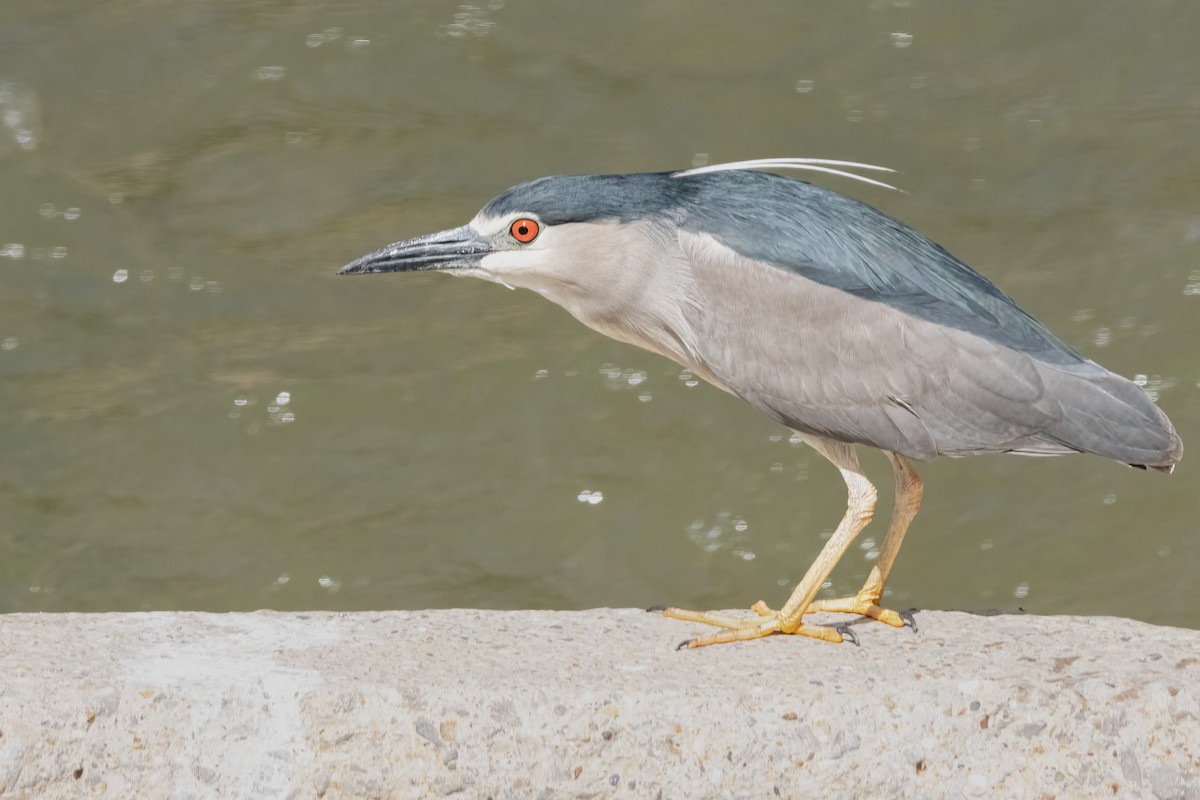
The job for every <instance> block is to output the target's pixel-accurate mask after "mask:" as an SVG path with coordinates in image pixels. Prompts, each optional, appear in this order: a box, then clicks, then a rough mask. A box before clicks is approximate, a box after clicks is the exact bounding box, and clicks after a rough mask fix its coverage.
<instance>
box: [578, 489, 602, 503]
mask: <svg viewBox="0 0 1200 800" xmlns="http://www.w3.org/2000/svg"><path fill="white" fill-rule="evenodd" d="M575 499H576V500H578V501H579V502H581V503H587V504H588V505H590V506H594V505H596V504H598V503H600V502H602V501H603V500H604V493H603V492H593V491H592V490H591V489H584V490H583V491H582V492H580V493H579V494H578V495H576V498H575Z"/></svg>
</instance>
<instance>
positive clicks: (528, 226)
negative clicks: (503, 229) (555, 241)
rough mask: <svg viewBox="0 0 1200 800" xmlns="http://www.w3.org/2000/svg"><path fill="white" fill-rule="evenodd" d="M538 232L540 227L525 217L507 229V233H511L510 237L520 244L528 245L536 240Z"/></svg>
mask: <svg viewBox="0 0 1200 800" xmlns="http://www.w3.org/2000/svg"><path fill="white" fill-rule="evenodd" d="M540 230H541V226H539V225H538V224H537V222H535V221H534V220H531V219H529V218H527V217H522V218H521V219H519V220H517V221H516V222H514V223H513V224H512V227H511V228H509V229H508V232H509V233H511V234H512V237H513V238H514V239H516V240H517V241H518V242H520V243H521V244H529V243H530V242H532V241H533V240H534V239H536V238H537V235H538V231H540Z"/></svg>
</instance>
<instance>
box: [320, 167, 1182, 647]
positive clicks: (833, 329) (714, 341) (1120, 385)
mask: <svg viewBox="0 0 1200 800" xmlns="http://www.w3.org/2000/svg"><path fill="white" fill-rule="evenodd" d="M840 167H847V168H849V167H858V168H863V169H881V168H878V167H872V166H871V165H866V164H855V163H853V162H839V161H829V160H822V159H770V160H761V161H753V162H740V163H737V164H724V165H718V166H709V167H701V168H698V169H690V170H684V171H682V172H659V173H639V174H630V175H580V176H567V177H549V178H541V179H539V180H535V181H531V182H529V183H523V184H521V185H519V186H515V187H513V188H511V189H509V190H508V191H506V192H504V193H503V194H501V195H500V196H499V197H497V198H496V199H494V200H492V201H491V202H490V203H488V204H487V205H486V206H484V207H483V210H481V211H480V212H479V213H478V214H476V215H475V218H474V219H472V220H471V221H470V222H469V223H467V224H466V225H464V226H462V227H460V228H454V229H452V230H448V231H443V232H442V233H435V234H431V235H428V236H419V237H417V238H415V239H409V240H408V241H404V242H399V243H397V244H392V245H389V246H387V247H385V248H383V249H382V250H378V251H376V252H374V253H371V254H370V255H367V256H364V257H362V258H360V259H358V260H357V261H355V262H353V263H351V264H348V265H347V266H346V267H344V268H343V269H342V270H341V274H357V273H371V272H413V271H417V270H439V271H445V272H449V273H451V274H456V275H471V276H474V277H477V278H484V279H486V280H490V281H495V282H497V283H502V284H505V285H507V286H510V287H523V288H528V289H532V290H533V291H535V292H538V293H539V294H541V295H542V296H544V297H546V298H548V299H549V300H552V301H553V302H555V303H558V304H559V305H560V306H562V307H563V308H565V309H566V310H567V311H569V312H570V313H571V314H572V315H574V316H575V318H576V319H578V320H579V321H581V322H582V323H583V324H585V325H587V326H588V327H590V328H593V329H595V330H597V331H599V332H601V333H603V334H606V335H608V336H611V337H612V338H614V339H617V340H619V341H622V342H628V343H629V344H634V345H637V346H639V347H643V348H645V349H647V350H649V351H651V352H654V353H658V354H660V355H662V356H666V357H667V358H669V359H671V360H673V361H675V362H677V363H679V364H681V365H683V366H684V367H686V368H688V369H690V370H691V371H692V372H694V373H695V374H696V375H699V376H701V377H703V378H704V379H705V380H707V381H708V382H709V383H711V384H713V385H715V386H717V387H719V388H721V389H724V390H725V391H727V392H730V393H731V394H734V395H737V396H738V397H740V398H742V399H743V400H745V401H746V402H748V403H749V404H750V405H752V406H754V407H755V408H757V409H758V410H759V411H761V412H763V413H764V414H766V415H767V416H769V417H771V418H772V419H774V420H776V421H777V422H779V423H781V424H783V425H786V426H787V427H789V428H791V429H792V430H793V431H795V432H796V433H797V434H798V435H799V436H800V437H801V438H802V439H803V440H804V441H805V442H807V443H808V444H810V445H811V446H812V447H813V448H814V449H815V450H816V451H817V452H819V453H820V454H821V455H823V456H824V457H825V458H827V459H828V460H829V461H831V462H833V465H834V466H836V467H837V468H838V470H840V471H841V473H842V478H843V479H845V481H846V486H847V488H848V489H849V498H848V501H847V508H846V514H845V516H844V517H843V518H842V521H841V524H839V525H838V527H837V529H836V530H835V531H834V533H833V534H832V535H831V536H830V537H829V540H828V542H827V543H826V545H825V546H824V548H823V549H822V550H821V553H820V555H819V556H818V557H817V560H816V561H815V562H814V563H813V565H812V566H811V567H809V569H808V572H807V573H805V575H804V578H803V579H802V580H801V581H800V583H799V585H798V586H797V587H796V589H795V590H794V591H793V592H792V595H791V597H790V598H789V599H788V601H787V602H786V603H785V604H784V605H783V607H782V608H780V609H779V610H778V611H775V610H772V609H771V608H769V607H768V606H767V605H766V604H765V603H763V602H762V601H759V602H758V603H756V604H755V605H754V606H753V607H752V610H753V611H754V612H755V613H754V615H752V616H749V617H743V616H735V615H729V614H723V613H718V612H711V611H685V610H682V609H676V608H668V609H665V610H664V613H665V614H666V615H667V616H670V617H674V618H677V619H683V620H691V621H695V622H703V623H707V624H710V625H715V626H718V627H721V628H723V629H724V630H722V631H719V632H717V633H716V634H714V635H711V636H707V637H703V638H699V639H693V640H690V641H688V642H685V643H684V644H685V645H687V646H689V647H699V646H702V645H707V644H715V643H719V642H730V641H737V640H742V639H754V638H758V637H760V636H766V635H768V634H773V633H798V634H802V635H805V636H813V637H816V638H818V639H825V640H826V641H832V642H840V641H842V634H843V633H845V632H846V629H845V627H844V626H840V627H836V628H835V627H829V626H825V625H816V624H811V623H805V622H804V621H803V618H804V615H805V614H808V613H810V612H814V611H826V612H843V613H848V614H858V615H865V616H868V617H873V618H875V619H877V620H880V621H882V622H886V623H888V624H890V625H895V626H897V627H899V626H902V625H904V624H905V618H904V617H903V616H902V615H901V614H897V613H896V612H895V611H892V610H889V609H885V608H882V607H880V605H879V603H880V599H881V597H882V596H883V588H884V583H885V582H886V581H887V577H888V572H889V571H890V570H891V568H892V564H893V562H894V561H895V558H896V553H897V551H898V550H899V549H900V543H901V541H902V540H903V539H904V533H905V531H906V530H907V529H908V525H909V523H910V522H911V521H912V518H913V516H914V515H915V514H916V513H917V509H918V507H919V506H920V504H921V492H922V485H921V479H920V478H918V477H917V473H916V471H915V470H914V469H913V467H912V462H913V461H927V460H929V459H931V458H933V457H935V456H940V455H946V456H966V455H974V454H977V453H1018V454H1021V455H1037V456H1051V455H1061V454H1065V453H1094V454H1096V455H1100V456H1104V457H1106V458H1112V459H1116V460H1117V461H1122V462H1124V463H1126V464H1130V465H1132V466H1135V467H1142V468H1145V467H1151V468H1153V469H1157V470H1161V471H1163V472H1170V471H1171V469H1172V468H1173V467H1174V466H1175V463H1176V462H1177V461H1179V459H1180V457H1181V455H1182V454H1183V443H1182V442H1181V440H1180V438H1179V436H1178V435H1177V434H1176V433H1175V430H1174V428H1173V427H1172V426H1171V422H1170V421H1169V420H1168V419H1167V416H1166V415H1165V414H1164V413H1163V412H1162V411H1160V410H1159V408H1158V407H1157V406H1156V405H1155V404H1154V403H1153V402H1152V401H1151V400H1150V398H1149V397H1148V396H1147V395H1146V393H1145V392H1144V391H1142V389H1140V388H1139V387H1138V386H1136V385H1135V384H1133V383H1131V382H1130V381H1128V380H1126V379H1125V378H1122V377H1120V376H1119V375H1116V374H1114V373H1112V372H1109V371H1108V370H1106V369H1105V368H1104V367H1101V366H1100V365H1099V364H1096V363H1095V362H1093V361H1091V360H1089V359H1087V358H1084V357H1083V356H1081V355H1080V354H1079V353H1077V352H1075V351H1074V350H1072V349H1071V348H1070V347H1068V346H1067V345H1065V344H1063V343H1062V342H1061V341H1059V340H1058V339H1056V338H1055V337H1054V336H1053V335H1052V334H1051V333H1050V332H1049V331H1047V330H1046V329H1045V328H1044V327H1042V326H1041V325H1040V324H1039V323H1038V322H1037V321H1036V320H1034V319H1033V318H1032V317H1030V316H1029V315H1028V314H1026V313H1025V312H1024V311H1022V310H1021V309H1020V308H1018V307H1017V306H1016V304H1015V303H1013V301H1012V300H1010V299H1009V298H1008V297H1007V296H1005V295H1004V293H1003V292H1001V291H1000V290H999V289H997V288H996V287H995V286H994V285H993V284H992V283H990V282H989V281H988V280H987V279H986V278H984V277H983V276H981V275H980V274H979V273H977V272H975V271H974V270H972V269H971V268H970V267H968V266H967V265H966V264H964V263H963V262H961V261H959V260H958V259H957V258H955V257H954V256H953V255H951V254H950V253H948V252H947V251H946V250H944V249H942V248H941V247H940V246H938V245H937V244H935V243H934V242H932V241H930V240H929V239H927V238H925V237H924V236H922V235H921V234H919V233H917V232H916V231H915V230H913V229H912V228H910V227H908V226H907V225H905V224H904V223H902V222H898V221H897V220H895V219H892V218H891V217H889V216H887V215H886V214H884V213H882V212H880V211H877V210H876V209H874V208H872V207H870V206H868V205H865V204H863V203H860V202H858V201H856V200H852V199H850V198H848V197H844V196H842V195H840V194H837V193H835V192H832V191H829V190H827V189H822V188H819V187H816V186H812V185H810V184H808V183H804V182H802V181H797V180H792V179H789V178H784V177H780V176H778V175H773V174H767V173H762V172H755V171H752V170H753V169H759V168H768V169H793V168H794V169H810V170H816V171H820V172H832V173H835V174H843V175H847V176H848V177H856V178H859V179H860V180H865V181H867V182H870V183H877V182H876V181H872V180H870V179H866V178H862V177H861V176H857V175H849V174H848V173H845V172H843V171H842V170H841V169H838V168H840ZM884 185H886V184H884ZM856 444H865V445H870V446H871V447H877V448H879V449H881V450H883V451H884V455H886V456H887V458H888V460H889V461H891V464H892V469H893V470H894V472H895V476H896V504H895V510H894V511H893V512H892V519H891V522H890V524H889V525H888V529H887V534H886V536H885V537H884V540H883V545H882V546H881V547H880V551H879V558H878V559H877V560H876V561H875V564H874V566H873V567H872V569H871V573H870V575H869V576H868V578H867V581H866V584H865V585H864V586H863V587H862V589H861V590H859V592H858V593H857V594H856V595H855V596H853V597H846V598H842V599H838V600H814V598H815V597H816V594H817V590H818V589H819V588H820V587H821V584H822V583H824V582H825V580H826V578H827V577H828V575H829V573H830V571H831V570H832V569H833V567H834V565H835V564H837V562H838V559H840V558H841V557H842V554H843V553H844V552H845V551H846V548H847V547H848V546H849V545H850V542H851V541H852V540H853V539H854V537H855V536H857V535H858V533H859V532H860V531H861V530H862V529H863V527H864V526H865V525H866V524H867V523H868V522H869V521H870V520H871V516H872V514H873V512H874V509H875V499H876V490H875V487H874V486H872V485H871V483H870V481H868V480H867V478H866V476H865V475H864V474H863V472H862V470H861V469H860V468H859V462H858V456H857V454H856V452H855V448H854V446H855V445H856Z"/></svg>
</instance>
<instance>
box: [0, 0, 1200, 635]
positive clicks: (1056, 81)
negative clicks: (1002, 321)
mask: <svg viewBox="0 0 1200 800" xmlns="http://www.w3.org/2000/svg"><path fill="white" fill-rule="evenodd" d="M68 5H69V4H48V3H44V2H35V1H34V0H9V2H6V3H5V4H4V6H3V9H2V10H0V170H2V173H0V174H3V176H4V177H3V180H0V403H2V407H3V409H4V413H3V414H0V610H3V611H41V610H45V611H53V610H130V609H172V608H188V609H210V610H234V609H253V608H260V607H270V608H277V609H308V608H330V609H366V608H420V607H439V606H480V607H493V608H519V607H549V608H579V607H588V606H597V605H612V606H636V605H650V604H653V603H671V604H676V605H682V606H691V607H700V608H708V607H729V606H745V605H749V604H750V603H751V602H753V601H754V600H757V599H759V598H760V597H761V598H764V599H766V600H768V601H769V602H773V603H775V602H779V601H780V600H781V599H782V598H783V597H785V596H786V594H787V592H788V591H789V590H790V586H791V584H792V583H794V582H795V581H797V580H798V579H799V577H800V576H801V574H802V573H803V571H804V569H805V568H806V567H807V565H808V564H809V562H810V561H811V559H812V558H813V557H814V556H815V555H816V553H817V551H818V550H819V548H820V546H821V545H822V544H823V540H822V537H821V534H822V533H823V532H824V533H826V534H827V532H828V531H829V530H831V529H832V528H833V527H834V526H835V525H836V523H837V521H838V519H839V518H840V515H841V512H842V503H843V498H844V489H843V487H842V484H841V481H840V479H839V477H838V475H837V473H836V471H835V470H833V469H832V468H831V467H830V466H828V465H827V464H825V463H824V462H823V461H822V460H821V459H820V458H819V457H818V456H816V455H815V454H814V453H813V452H812V451H810V450H808V449H807V448H805V447H803V446H799V445H797V444H795V443H793V442H791V441H789V436H788V433H789V432H788V431H786V430H782V429H780V428H779V427H777V426H775V425H773V424H772V423H770V422H769V421H768V420H766V419H763V418H761V417H759V416H758V415H757V414H755V413H754V412H753V411H752V410H751V409H749V408H748V407H746V406H744V405H743V404H742V403H740V402H739V401H737V400H735V399H734V398H731V397H728V396H725V395H723V394H722V393H721V392H718V391H716V390H714V389H712V388H711V387H709V386H707V385H705V384H699V385H697V384H696V381H695V379H694V378H692V377H691V376H690V375H687V374H681V370H680V369H679V368H678V367H676V366H675V365H673V364H670V363H668V362H666V361H664V360H662V359H660V358H657V357H655V356H651V355H649V354H646V353H643V352H641V351H638V350H635V349H632V348H629V347H626V346H623V345H620V344H617V343H614V342H611V341H608V340H606V339H604V338H602V337H601V336H599V335H597V334H595V333H592V332H591V331H588V330H586V329H584V328H583V327H582V326H580V325H578V324H577V323H575V322H574V321H573V320H572V319H570V318H569V317H568V316H567V315H566V314H565V313H564V312H562V311H561V310H559V309H557V308H554V307H552V306H550V305H549V304H547V303H545V302H544V301H542V300H540V299H539V298H537V297H536V296H534V295H533V294H531V293H527V292H509V291H506V290H505V289H503V288H502V287H498V286H495V285H489V284H484V283H482V282H470V281H455V280H450V279H448V278H446V277H444V276H438V275H417V276H387V277H373V278H357V279H347V278H337V277H335V276H334V271H335V270H336V269H337V267H339V266H340V265H342V264H343V263H345V262H347V261H349V260H351V259H352V258H354V257H357V256H358V255H361V254H363V253H365V252H367V251H368V250H371V249H374V248H376V247H378V246H381V245H383V244H386V243H388V242H390V241H394V240H396V239H400V238H404V237H407V236H410V235H413V234H416V233H423V232H429V231H434V230H440V229H442V228H446V227H452V226H455V225H459V224H461V223H462V222H464V221H466V220H467V219H469V218H470V216H471V215H472V214H474V212H475V211H476V210H477V208H478V207H479V206H481V205H482V204H483V203H484V202H485V201H486V200H487V199H489V198H490V197H491V196H493V195H494V194H496V193H497V192H498V191H500V190H502V189H503V188H505V187H507V186H509V185H510V184H512V183H515V182H518V181H521V180H525V179H528V178H531V177H536V176H538V175H543V174H551V173H561V172H596V171H630V170H642V169H671V168H680V167H687V166H691V165H692V164H697V163H705V162H708V163H715V162H719V161H729V160H736V159H743V158H751V157H757V156H780V155H808V156H823V157H829V158H844V159H853V160H860V161H867V162H872V163H882V164H887V165H889V166H892V167H895V168H897V169H899V170H901V171H902V174H901V175H900V176H899V182H900V184H901V185H902V187H903V188H904V189H905V191H906V192H907V193H906V194H899V193H888V192H885V191H882V190H876V189H872V188H870V187H865V186H861V185H855V184H849V183H847V182H845V181H841V180H839V179H836V178H829V179H828V180H822V181H821V182H822V183H823V184H825V185H827V186H830V187H831V188H835V189H838V190H840V191H844V192H848V193H851V194H853V195H854V196H856V197H859V198H861V199H863V200H866V201H868V202H870V203H873V204H875V205H878V206H879V207H881V208H883V209H885V210H886V211H888V212H889V213H892V214H894V215H896V216H899V217H900V218H902V219H904V220H906V221H908V222H909V223H911V224H913V225H915V226H916V227H918V228H919V229H921V230H922V231H924V232H926V233H927V234H929V235H930V236H932V237H933V238H935V239H937V240H938V241H940V242H942V243H943V244H945V245H946V246H948V247H950V248H951V249H952V250H953V251H954V252H955V253H957V254H959V255H960V256H962V257H963V258H964V259H966V260H967V261H968V262H969V263H971V264H973V265H974V266H976V267H977V268H978V269H980V270H981V271H983V272H985V273H986V274H987V275H988V276H989V277H991V278H992V279H993V280H995V281H996V282H997V283H999V284H1000V285H1001V287H1003V288H1004V289H1005V290H1006V291H1007V292H1009V293H1010V294H1012V295H1013V296H1014V297H1015V298H1017V299H1018V301H1019V302H1021V304H1022V305H1023V306H1024V307H1025V308H1026V309H1028V310H1029V311H1030V312H1032V313H1033V314H1034V315H1035V316H1037V317H1038V318H1039V319H1041V320H1042V321H1043V322H1045V323H1046V324H1047V325H1048V326H1049V327H1050V328H1051V329H1053V330H1054V331H1056V332H1057V333H1058V334H1059V335H1060V336H1062V337H1063V338H1064V339H1066V340H1067V341H1068V342H1069V343H1071V344H1073V345H1074V346H1076V347H1078V348H1079V349H1081V350H1082V351H1083V352H1084V353H1086V354H1087V355H1089V356H1091V357H1094V358H1096V359H1097V360H1099V361H1101V362H1102V363H1104V364H1105V365H1106V366H1108V367H1109V368H1111V369H1114V370H1116V371H1118V372H1121V373H1123V374H1126V375H1129V376H1131V377H1132V376H1136V375H1140V376H1144V377H1143V378H1142V380H1144V382H1145V384H1146V386H1147V388H1149V389H1151V390H1152V391H1153V392H1154V393H1155V394H1156V396H1157V398H1158V400H1159V401H1160V403H1161V404H1162V406H1163V407H1164V408H1165V409H1166V410H1167V412H1168V413H1169V414H1170V415H1171V417H1172V418H1173V420H1174V421H1175V423H1176V426H1177V427H1178V429H1179V431H1180V433H1181V434H1182V435H1183V437H1184V440H1185V442H1188V443H1191V444H1192V445H1193V447H1194V446H1195V444H1194V443H1195V442H1198V441H1200V437H1197V435H1196V431H1197V430H1200V352H1198V348H1197V344H1198V342H1200V288H1198V287H1200V206H1197V204H1196V197H1197V192H1198V190H1200V183H1198V179H1197V176H1198V175H1200V155H1198V154H1197V150H1196V147H1195V142H1196V141H1197V138H1198V134H1200V94H1197V93H1196V91H1195V76H1196V75H1197V74H1200V50H1198V49H1197V48H1196V47H1195V42H1194V36H1193V34H1192V32H1194V31H1196V30H1200V8H1198V7H1196V6H1195V5H1194V4H1189V3H1185V2H1175V3H1172V2H1157V3H1155V2H1148V3H1141V4H1127V5H1104V6H1096V5H1095V4H1094V3H1089V2H1085V0H1073V1H1072V2H1062V3H1057V4H1053V5H1047V4H1045V3H1038V2H1032V1H1030V2H1015V3H1006V4H1003V5H998V6H994V7H987V8H984V7H980V6H977V5H950V4H942V3H929V2H919V1H918V0H911V1H908V0H905V1H904V2H846V3H840V4H832V5H831V4H825V5H816V4H798V3H790V2H789V3H783V2H778V3H761V4H753V5H749V6H744V7H743V6H739V7H738V9H737V12H736V13H731V11H730V9H731V8H732V7H731V6H729V5H728V4H726V3H716V2H688V3H683V2H670V1H668V0H661V1H660V2H652V3H640V4H635V3H629V4H622V3H616V4H610V3H603V4H601V3H593V4H590V5H579V6H571V7H570V8H568V7H565V6H564V5H563V4H561V3H553V2H548V1H546V0H542V1H540V2H533V1H532V0H531V1H530V2H525V3H508V4H504V3H501V2H491V3H481V4H479V5H475V6H467V5H457V4H455V3H432V2H431V3H425V4H404V5H402V6H397V5H395V4H392V3H383V2H366V1H364V0H360V2H355V3H342V4H322V3H291V4H275V3H263V2H230V3H222V4H209V5H201V4H193V5H191V6H187V7H177V6H171V5H170V4H168V5H162V4H157V3H149V2H138V1H137V0H106V1H104V2H95V3H91V4H86V5H78V4H75V7H74V9H71V8H68ZM1193 460H1194V457H1193V458H1185V460H1184V461H1183V463H1182V464H1181V466H1180V468H1179V469H1178V470H1177V472H1176V474H1175V475H1173V476H1170V477H1165V476H1162V475H1159V474H1145V473H1141V472H1136V471H1133V470H1129V469H1126V468H1124V467H1122V466H1121V465H1118V464H1115V463H1111V462H1106V461H1103V460H1101V459H1097V458H1086V457H1073V458H1061V459H1042V460H1035V459H1020V458H1015V457H991V458H980V459H970V460H966V461H950V460H940V461H937V462H934V463H933V464H929V465H925V466H924V467H922V468H921V474H922V476H923V477H924V478H925V481H926V485H927V490H926V500H925V506H924V509H923V511H922V513H921V515H920V516H919V517H918V518H917V520H916V522H915V523H914V525H913V528H912V530H911V532H910V535H909V537H908V540H907V541H906V543H905V546H904V549H903V550H902V552H901V554H900V558H899V561H898V563H897V567H896V569H895V571H894V573H893V580H892V581H891V584H890V587H889V589H890V592H891V595H890V596H889V598H888V601H889V602H890V603H891V604H892V605H894V606H897V607H908V606H920V607H927V608H962V609H982V608H1001V609H1014V608H1016V607H1018V606H1020V607H1024V608H1026V609H1027V610H1030V611H1033V612H1038V613H1089V614H1114V615H1123V616H1131V617H1135V618H1139V619H1144V620H1149V621H1153V622H1160V623H1167V624H1175V625H1190V626H1197V625H1200V609H1197V607H1196V606H1195V604H1193V603H1191V601H1190V599H1191V595H1192V593H1193V592H1192V590H1193V588H1194V587H1195V586H1196V584H1197V580H1198V579H1200V536H1198V535H1197V527H1198V519H1200V478H1198V477H1197V475H1200V472H1197V470H1196V468H1195V467H1194V466H1193V465H1192V461H1193ZM866 461H867V464H868V466H869V469H870V474H871V475H872V476H873V477H875V478H878V483H879V485H880V488H881V493H882V495H883V497H884V501H883V504H882V505H881V516H882V515H883V514H886V513H887V511H888V503H889V502H890V486H891V482H890V476H889V474H888V468H887V465H886V462H885V461H884V460H883V458H882V457H880V456H878V455H873V454H868V455H867V456H866ZM879 528H882V523H881V522H877V523H876V525H875V526H873V527H872V528H869V529H868V530H867V531H866V532H865V533H864V535H863V538H862V539H861V540H860V541H859V542H858V543H856V544H855V545H854V546H853V547H852V549H851V551H850V552H849V554H848V555H847V557H846V559H845V561H844V562H843V564H842V565H841V567H840V568H839V569H838V571H837V572H835V574H834V576H833V580H832V582H831V585H830V587H829V589H828V593H830V594H832V593H848V592H852V591H853V590H855V589H856V588H857V587H858V585H859V584H860V582H861V580H862V579H863V577H864V576H865V575H866V573H867V571H868V569H869V568H870V565H871V563H872V559H873V558H874V556H875V555H876V552H875V546H876V545H877V543H878V542H879V541H880V540H881V539H882V530H880V529H879Z"/></svg>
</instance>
